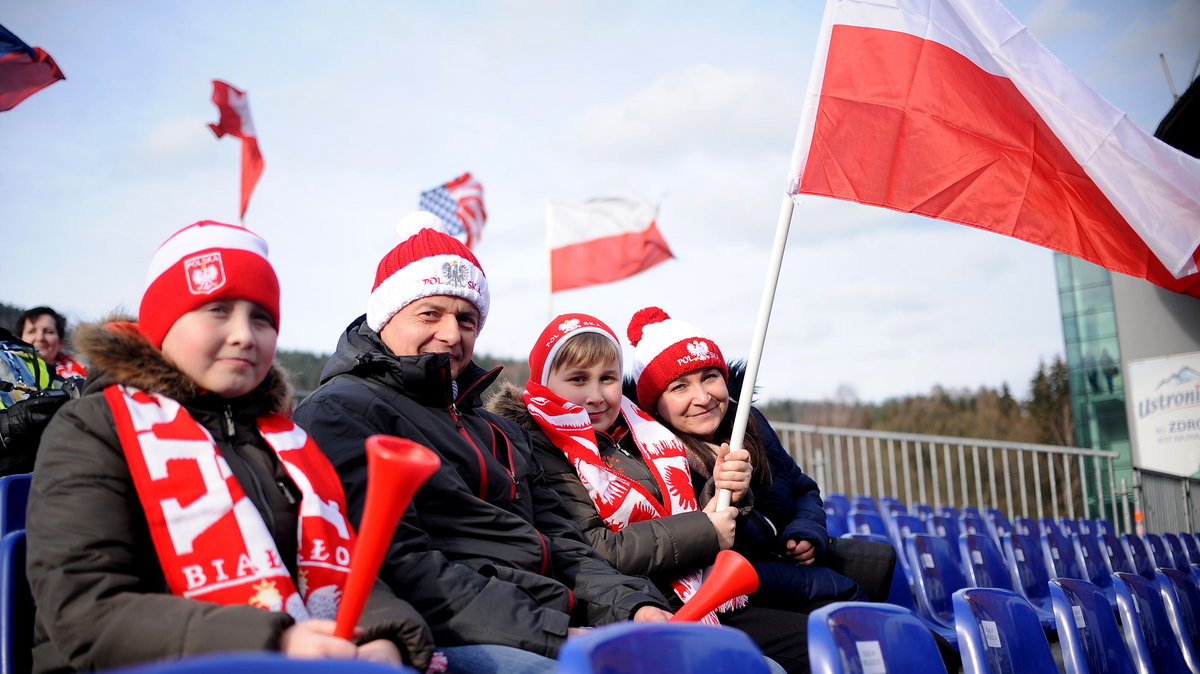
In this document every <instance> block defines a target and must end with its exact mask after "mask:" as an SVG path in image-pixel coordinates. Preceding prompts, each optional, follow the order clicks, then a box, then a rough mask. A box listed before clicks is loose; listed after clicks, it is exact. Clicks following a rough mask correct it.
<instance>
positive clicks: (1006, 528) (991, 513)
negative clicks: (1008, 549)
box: [983, 508, 1013, 547]
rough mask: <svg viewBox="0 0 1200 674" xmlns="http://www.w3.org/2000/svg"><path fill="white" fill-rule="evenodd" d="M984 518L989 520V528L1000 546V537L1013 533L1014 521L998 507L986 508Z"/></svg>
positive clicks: (993, 538)
mask: <svg viewBox="0 0 1200 674" xmlns="http://www.w3.org/2000/svg"><path fill="white" fill-rule="evenodd" d="M983 519H984V521H986V522H987V525H988V530H989V531H990V532H991V534H992V540H994V541H996V546H997V547H999V546H1000V537H1001V536H1003V535H1004V534H1011V533H1012V528H1013V527H1012V522H1009V521H1008V518H1007V517H1005V516H1004V513H1002V512H1000V510H999V509H997V508H984V510H983Z"/></svg>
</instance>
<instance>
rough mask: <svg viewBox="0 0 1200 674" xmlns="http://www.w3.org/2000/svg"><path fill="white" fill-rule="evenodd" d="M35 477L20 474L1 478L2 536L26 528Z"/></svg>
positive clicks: (0, 528) (0, 527)
mask: <svg viewBox="0 0 1200 674" xmlns="http://www.w3.org/2000/svg"><path fill="white" fill-rule="evenodd" d="M32 478H33V475H31V474H29V473H19V474H17V475H5V476H4V477H0V536H4V535H5V534H7V533H9V532H10V531H17V530H19V529H24V528H25V505H26V504H27V503H28V502H29V483H30V481H31V480H32Z"/></svg>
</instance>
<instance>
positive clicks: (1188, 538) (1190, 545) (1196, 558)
mask: <svg viewBox="0 0 1200 674" xmlns="http://www.w3.org/2000/svg"><path fill="white" fill-rule="evenodd" d="M1179 542H1180V543H1182V544H1183V549H1184V550H1186V551H1187V556H1188V561H1189V562H1191V563H1192V564H1200V546H1198V545H1196V537H1195V536H1193V535H1192V534H1190V533H1188V532H1186V531H1184V532H1181V533H1180V534H1179Z"/></svg>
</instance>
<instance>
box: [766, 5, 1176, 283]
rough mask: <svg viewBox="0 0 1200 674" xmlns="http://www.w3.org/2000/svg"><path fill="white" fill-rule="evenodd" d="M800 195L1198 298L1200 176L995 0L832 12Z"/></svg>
mask: <svg viewBox="0 0 1200 674" xmlns="http://www.w3.org/2000/svg"><path fill="white" fill-rule="evenodd" d="M790 180H791V184H790V185H789V193H790V194H793V195H796V194H816V195H824V196H830V197H835V198H838V199H847V200H850V201H857V202H859V203H864V204H872V205H876V206H885V207H887V208H891V209H895V210H898V211H904V212H912V213H919V214H921V215H926V216H929V217H933V218H939V219H942V220H949V221H951V222H957V223H961V224H965V225H971V226H973V227H979V228H981V229H986V230H989V231H993V232H997V233H1000V234H1005V235H1008V236H1012V237H1016V238H1018V239H1022V240H1024V241H1029V242H1031V243H1035V244H1037V245H1040V246H1045V247H1047V248H1052V249H1054V250H1058V251H1061V252H1064V253H1067V254H1069V255H1073V256H1075V257H1080V258H1083V259H1086V260H1090V261H1092V262H1094V263H1096V264H1099V265H1102V266H1104V267H1106V268H1108V269H1110V270H1112V271H1117V272H1121V273H1125V274H1129V275H1132V276H1138V277H1141V278H1145V279H1147V280H1149V281H1151V282H1153V283H1156V284H1158V285H1160V286H1162V287H1164V288H1168V289H1170V290H1173V291H1176V292H1182V293H1187V294H1189V295H1194V296H1196V297H1200V274H1198V273H1197V263H1198V262H1200V252H1198V251H1197V246H1200V160H1198V159H1196V158H1194V157H1190V156H1188V155H1186V154H1184V153H1182V152H1180V151H1178V150H1176V149H1175V148H1173V147H1170V146H1168V145H1166V144H1165V143H1163V142H1161V141H1159V140H1158V139H1156V138H1154V137H1153V136H1151V135H1150V134H1148V133H1146V132H1145V131H1142V130H1141V129H1139V128H1138V127H1137V126H1136V125H1135V124H1134V123H1133V121H1132V120H1130V119H1129V118H1128V117H1127V116H1126V115H1125V114H1124V113H1122V112H1121V111H1119V110H1117V109H1116V108H1114V107H1113V106H1112V105H1111V104H1109V103H1108V102H1107V101H1105V100H1104V99H1103V98H1101V97H1100V96H1099V95H1098V94H1097V93H1095V92H1094V91H1092V90H1091V89H1090V88H1088V86H1087V85H1086V84H1084V83H1083V81H1082V80H1081V79H1079V77H1077V76H1076V75H1075V74H1074V73H1072V72H1071V71H1070V70H1068V69H1067V67H1066V66H1064V65H1063V64H1062V63H1061V62H1060V61H1059V60H1058V59H1057V58H1055V57H1054V55H1053V54H1051V53H1050V52H1049V51H1048V50H1047V49H1046V48H1045V47H1044V46H1042V45H1041V44H1040V43H1039V42H1038V41H1037V40H1036V39H1035V38H1034V37H1033V35H1032V34H1030V32H1029V29H1027V28H1026V27H1025V26H1023V25H1021V24H1020V22H1018V21H1017V20H1016V19H1015V18H1014V17H1013V16H1012V15H1011V14H1010V13H1009V12H1008V10H1006V9H1005V8H1004V7H1003V6H1002V5H1000V3H999V2H997V1H996V0H827V2H826V8H825V20H824V26H823V28H822V31H821V37H820V38H819V42H818V47H817V56H816V62H815V63H814V64H813V75H812V79H811V81H810V85H809V91H808V98H807V101H806V104H805V109H804V116H803V121H802V122H801V125H800V131H799V134H798V136H797V140H796V150H795V154H794V156H793V159H792V169H791V173H790Z"/></svg>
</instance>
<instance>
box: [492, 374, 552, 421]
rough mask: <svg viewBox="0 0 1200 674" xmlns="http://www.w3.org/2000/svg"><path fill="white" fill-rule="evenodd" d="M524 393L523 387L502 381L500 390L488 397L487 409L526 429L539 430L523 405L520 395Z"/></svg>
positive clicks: (523, 401)
mask: <svg viewBox="0 0 1200 674" xmlns="http://www.w3.org/2000/svg"><path fill="white" fill-rule="evenodd" d="M524 393H525V389H523V388H521V387H519V386H517V385H516V384H513V383H512V382H504V385H503V386H501V387H500V390H499V391H497V392H496V394H495V395H493V396H492V397H491V398H490V399H488V401H487V410H488V411H489V412H491V413H492V414H495V415H498V416H501V417H504V418H505V419H508V420H509V421H511V422H513V423H514V424H516V425H518V426H520V427H521V428H523V429H524V430H526V431H539V432H540V431H541V430H542V429H541V428H540V427H539V426H538V424H537V422H536V421H534V420H533V415H531V414H530V413H529V408H527V407H525V400H524V399H523V398H522V397H521V396H522V394H524Z"/></svg>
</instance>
